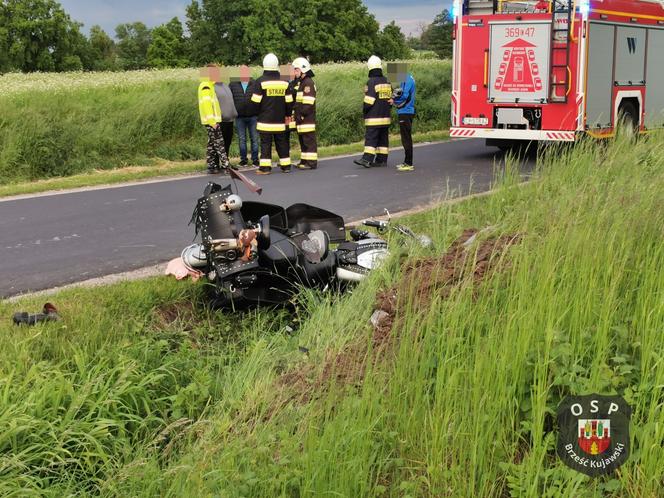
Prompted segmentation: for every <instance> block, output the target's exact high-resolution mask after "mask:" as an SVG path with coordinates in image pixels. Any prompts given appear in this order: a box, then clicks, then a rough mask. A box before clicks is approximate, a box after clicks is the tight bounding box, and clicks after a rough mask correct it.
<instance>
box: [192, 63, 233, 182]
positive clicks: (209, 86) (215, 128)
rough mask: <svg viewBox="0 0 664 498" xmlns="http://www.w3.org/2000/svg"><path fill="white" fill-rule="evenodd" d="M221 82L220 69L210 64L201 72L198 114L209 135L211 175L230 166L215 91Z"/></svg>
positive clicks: (208, 150) (208, 166)
mask: <svg viewBox="0 0 664 498" xmlns="http://www.w3.org/2000/svg"><path fill="white" fill-rule="evenodd" d="M220 80H221V73H220V71H219V68H218V67H217V66H216V65H214V64H210V65H208V66H207V67H206V68H204V69H203V70H202V71H201V82H200V84H199V85H198V112H199V113H200V116H201V124H203V125H204V126H205V129H206V130H207V134H208V143H207V171H208V173H210V174H213V173H219V172H220V171H221V169H223V170H224V171H225V172H226V171H228V168H229V166H230V161H229V160H228V153H227V151H226V144H225V143H224V137H223V135H222V133H221V107H220V106H219V100H217V95H216V93H215V91H214V84H215V82H217V81H220Z"/></svg>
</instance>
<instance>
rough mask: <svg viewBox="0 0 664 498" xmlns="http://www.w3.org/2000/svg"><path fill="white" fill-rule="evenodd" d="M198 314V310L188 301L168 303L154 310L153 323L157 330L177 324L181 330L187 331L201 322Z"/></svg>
mask: <svg viewBox="0 0 664 498" xmlns="http://www.w3.org/2000/svg"><path fill="white" fill-rule="evenodd" d="M200 314H201V313H200V310H197V309H196V306H195V305H194V303H192V302H190V301H182V302H178V303H168V304H165V305H163V306H159V307H158V308H156V309H155V310H154V312H153V324H154V327H155V328H156V329H157V330H168V329H170V328H171V327H173V326H177V327H178V328H180V329H181V330H182V331H183V332H188V331H191V330H194V328H196V325H198V324H200V323H201V321H202V319H201V317H200Z"/></svg>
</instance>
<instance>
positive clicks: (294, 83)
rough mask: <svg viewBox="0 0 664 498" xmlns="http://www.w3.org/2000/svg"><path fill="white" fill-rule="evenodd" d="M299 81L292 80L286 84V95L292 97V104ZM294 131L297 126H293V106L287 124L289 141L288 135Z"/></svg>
mask: <svg viewBox="0 0 664 498" xmlns="http://www.w3.org/2000/svg"><path fill="white" fill-rule="evenodd" d="M299 84H300V81H299V80H298V79H294V80H292V81H291V82H290V83H288V93H290V94H291V95H292V96H293V102H295V96H296V95H297V90H298V86H299ZM294 131H297V125H296V124H295V106H293V112H292V113H291V120H290V123H289V124H288V137H289V140H290V134H291V133H292V132H294Z"/></svg>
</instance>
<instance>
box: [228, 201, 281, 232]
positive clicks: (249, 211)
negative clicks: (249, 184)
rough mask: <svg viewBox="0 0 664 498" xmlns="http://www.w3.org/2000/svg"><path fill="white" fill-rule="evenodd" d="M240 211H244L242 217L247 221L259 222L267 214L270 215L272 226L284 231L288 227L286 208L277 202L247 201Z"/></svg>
mask: <svg viewBox="0 0 664 498" xmlns="http://www.w3.org/2000/svg"><path fill="white" fill-rule="evenodd" d="M240 213H242V217H243V218H244V219H245V220H247V222H251V223H258V221H259V220H260V219H261V218H262V217H263V216H265V215H267V216H269V217H270V226H271V227H272V228H276V229H281V230H284V231H285V230H286V229H287V228H288V218H287V216H286V210H285V209H284V208H282V207H281V206H277V205H275V204H268V203H266V202H255V201H246V202H244V203H243V204H242V209H240Z"/></svg>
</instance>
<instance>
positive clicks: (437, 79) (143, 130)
mask: <svg viewBox="0 0 664 498" xmlns="http://www.w3.org/2000/svg"><path fill="white" fill-rule="evenodd" d="M411 66H412V70H413V73H414V75H415V77H416V79H417V82H418V92H419V93H418V114H419V119H418V120H416V125H415V128H416V131H431V130H440V129H444V128H447V127H448V120H449V89H450V65H449V63H448V62H446V61H426V62H418V61H415V62H413V63H412V64H411ZM315 70H316V74H317V78H316V83H317V87H318V90H319V99H318V123H319V126H318V129H319V142H320V144H321V145H332V144H345V143H351V142H356V141H359V140H361V139H362V137H363V133H364V127H363V122H362V92H363V89H364V85H365V81H366V70H365V66H364V65H362V64H330V65H324V66H320V67H317V68H315ZM257 74H258V73H257ZM139 76H140V77H139ZM31 78H32V81H31ZM51 78H53V81H52V83H51V84H49V78H46V79H45V78H44V77H43V76H42V75H34V76H31V75H25V76H22V77H20V78H18V77H17V76H16V75H6V76H2V77H0V109H2V115H1V116H0V183H6V182H10V181H18V180H31V179H40V178H47V177H58V176H67V175H71V174H75V173H81V172H86V171H91V170H93V169H107V168H114V167H118V166H126V165H142V164H148V163H149V162H150V161H151V160H152V159H155V158H161V159H167V160H191V159H201V158H203V157H204V154H205V141H206V137H205V130H204V128H203V127H202V126H201V125H200V121H199V118H198V110H197V103H196V102H197V101H196V87H197V73H196V71H194V70H180V71H179V72H177V73H175V74H174V72H173V71H172V70H168V71H164V72H163V78H162V72H161V71H151V72H139V73H137V74H136V75H134V74H133V73H127V74H124V75H123V74H122V73H120V74H118V73H110V74H105V73H99V74H98V75H96V77H90V75H87V74H85V75H83V74H81V75H77V74H69V75H53V76H52V77H51ZM14 87H16V89H14ZM394 130H398V125H397V124H396V123H395V124H394ZM231 151H232V153H233V154H237V139H235V145H234V146H233V147H232V149H231Z"/></svg>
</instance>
